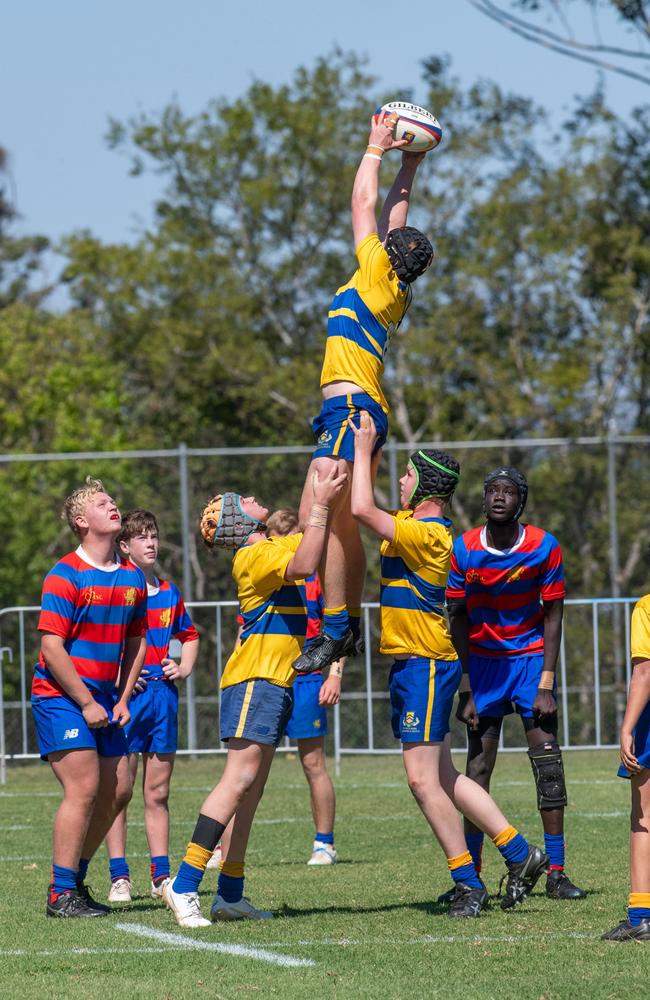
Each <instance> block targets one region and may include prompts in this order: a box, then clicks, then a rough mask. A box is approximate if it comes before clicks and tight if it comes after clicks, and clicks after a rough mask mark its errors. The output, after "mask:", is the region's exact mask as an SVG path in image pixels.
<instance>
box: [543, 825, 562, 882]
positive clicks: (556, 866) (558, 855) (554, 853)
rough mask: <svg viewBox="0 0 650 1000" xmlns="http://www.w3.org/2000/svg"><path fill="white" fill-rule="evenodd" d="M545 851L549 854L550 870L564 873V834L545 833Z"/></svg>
mask: <svg viewBox="0 0 650 1000" xmlns="http://www.w3.org/2000/svg"><path fill="white" fill-rule="evenodd" d="M544 850H545V851H546V853H547V854H548V859H549V862H550V864H549V869H550V870H552V871H553V870H554V871H558V872H563V871H564V834H563V833H557V834H554V833H545V834H544Z"/></svg>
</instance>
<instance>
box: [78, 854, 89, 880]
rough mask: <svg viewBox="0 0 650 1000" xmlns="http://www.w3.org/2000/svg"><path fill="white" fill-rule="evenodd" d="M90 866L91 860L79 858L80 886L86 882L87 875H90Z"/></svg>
mask: <svg viewBox="0 0 650 1000" xmlns="http://www.w3.org/2000/svg"><path fill="white" fill-rule="evenodd" d="M89 864H90V858H79V871H78V872H77V884H78V885H80V884H81V883H82V882H85V881H86V875H87V874H88V865H89Z"/></svg>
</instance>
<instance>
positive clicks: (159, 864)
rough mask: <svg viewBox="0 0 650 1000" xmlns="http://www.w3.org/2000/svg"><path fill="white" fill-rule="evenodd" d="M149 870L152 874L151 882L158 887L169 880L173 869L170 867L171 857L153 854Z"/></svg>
mask: <svg viewBox="0 0 650 1000" xmlns="http://www.w3.org/2000/svg"><path fill="white" fill-rule="evenodd" d="M149 870H150V872H151V881H152V882H153V884H154V885H158V884H159V883H160V882H162V881H163V879H166V878H169V876H170V873H171V869H170V867H169V855H168V854H152V855H151V864H150V866H149Z"/></svg>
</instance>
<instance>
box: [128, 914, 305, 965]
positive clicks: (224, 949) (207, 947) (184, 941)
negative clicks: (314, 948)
mask: <svg viewBox="0 0 650 1000" xmlns="http://www.w3.org/2000/svg"><path fill="white" fill-rule="evenodd" d="M115 927H116V929H117V930H118V931H125V932H126V933H127V934H136V935H137V936H138V937H144V938H151V939H152V940H153V941H159V942H160V943H161V944H169V945H175V946H176V947H179V948H184V949H186V950H189V951H216V952H219V953H220V954H221V955H236V956H237V957H239V958H255V959H257V960H258V961H260V962H269V963H270V964H271V965H284V966H291V967H293V968H296V967H299V966H300V967H303V968H304V967H305V966H313V965H315V964H316V963H315V962H314V961H313V960H312V959H311V958H294V957H293V955H280V954H278V953H277V952H273V951H267V950H266V948H250V947H246V946H245V945H242V944H224V943H223V942H221V941H201V940H199V938H191V937H184V936H183V935H182V934H167V933H165V932H164V931H156V930H154V929H153V928H152V927H145V926H144V924H116V925H115ZM285 947H286V946H285Z"/></svg>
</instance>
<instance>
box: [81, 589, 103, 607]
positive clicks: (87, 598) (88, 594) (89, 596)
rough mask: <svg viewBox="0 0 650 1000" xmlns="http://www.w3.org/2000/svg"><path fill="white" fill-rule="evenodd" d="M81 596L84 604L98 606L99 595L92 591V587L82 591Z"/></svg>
mask: <svg viewBox="0 0 650 1000" xmlns="http://www.w3.org/2000/svg"><path fill="white" fill-rule="evenodd" d="M82 596H83V599H84V602H85V603H86V604H99V603H100V601H101V599H102V597H101V594H99V593H98V592H97V591H96V590H93V588H92V587H88V588H87V589H86V590H84V591H83V595H82Z"/></svg>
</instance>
